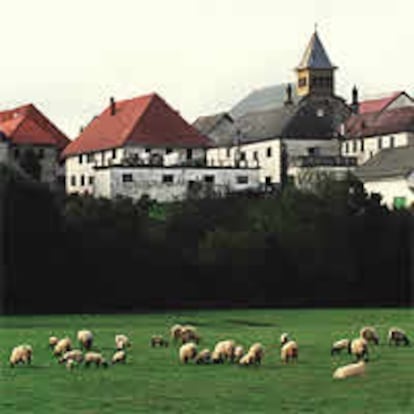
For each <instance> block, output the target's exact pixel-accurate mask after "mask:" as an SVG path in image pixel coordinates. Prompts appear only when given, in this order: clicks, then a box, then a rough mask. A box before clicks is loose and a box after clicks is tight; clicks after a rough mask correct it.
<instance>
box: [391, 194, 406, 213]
mask: <svg viewBox="0 0 414 414" xmlns="http://www.w3.org/2000/svg"><path fill="white" fill-rule="evenodd" d="M393 206H394V208H395V209H397V210H398V209H400V208H405V207H406V206H407V199H406V198H405V197H394V201H393Z"/></svg>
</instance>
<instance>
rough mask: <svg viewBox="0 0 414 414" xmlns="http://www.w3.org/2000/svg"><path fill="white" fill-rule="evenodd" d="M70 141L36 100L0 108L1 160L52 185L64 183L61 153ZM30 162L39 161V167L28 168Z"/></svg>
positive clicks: (37, 162)
mask: <svg viewBox="0 0 414 414" xmlns="http://www.w3.org/2000/svg"><path fill="white" fill-rule="evenodd" d="M69 142H70V141H69V139H68V138H67V137H66V136H65V135H64V134H63V133H62V132H61V131H60V130H59V129H58V128H57V127H56V126H55V125H54V124H53V123H52V122H51V121H50V120H49V119H48V118H47V117H46V116H45V115H43V114H42V113H41V112H40V111H39V110H38V109H37V108H36V107H35V106H34V105H33V104H28V105H24V106H20V107H17V108H14V109H10V110H5V111H1V112H0V161H1V162H6V163H9V164H11V165H13V166H14V167H15V168H18V169H19V170H21V171H22V172H23V173H29V175H31V176H32V177H31V178H35V179H38V180H40V181H41V182H44V183H48V184H50V185H51V186H55V185H56V184H58V183H60V184H62V185H63V183H64V179H65V178H64V174H65V170H64V165H63V163H61V162H60V161H59V155H60V152H61V151H62V150H63V149H64V148H65V147H66V146H67V145H68V144H69ZM28 163H32V165H33V163H36V164H37V165H38V167H39V168H38V170H35V169H34V168H33V170H32V171H29V169H28V168H27V167H26V169H25V168H24V167H25V166H26V165H27V164H28ZM22 167H23V168H22ZM25 171H26V172H25Z"/></svg>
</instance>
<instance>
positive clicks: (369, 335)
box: [359, 326, 379, 345]
mask: <svg viewBox="0 0 414 414" xmlns="http://www.w3.org/2000/svg"><path fill="white" fill-rule="evenodd" d="M359 336H360V337H361V338H364V339H365V340H366V341H367V342H368V343H370V342H373V343H374V344H375V345H378V344H379V336H378V334H377V331H376V330H375V328H374V327H373V326H364V327H363V328H362V329H361V330H360V331H359Z"/></svg>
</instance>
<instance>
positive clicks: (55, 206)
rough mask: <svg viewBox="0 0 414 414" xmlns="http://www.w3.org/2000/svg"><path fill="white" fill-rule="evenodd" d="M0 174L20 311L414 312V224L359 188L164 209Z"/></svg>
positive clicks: (7, 279)
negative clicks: (55, 189)
mask: <svg viewBox="0 0 414 414" xmlns="http://www.w3.org/2000/svg"><path fill="white" fill-rule="evenodd" d="M0 173H1V174H0V179H1V183H2V188H3V191H2V205H3V220H2V221H3V230H4V231H3V241H4V246H5V248H4V253H3V256H4V257H3V259H4V260H3V262H4V269H5V272H4V274H3V279H4V284H3V285H4V292H3V293H4V295H3V296H5V298H6V310H7V312H9V313H33V312H40V313H42V312H46V313H55V312H113V311H115V312H116V311H120V312H126V311H134V310H142V309H162V308H173V307H217V306H219V307H245V306H261V307H264V306H266V307H300V306H307V307H312V306H407V305H410V304H411V300H412V294H411V291H412V283H411V275H412V271H413V268H412V258H413V257H412V252H413V250H412V248H413V234H414V233H413V230H414V225H413V215H412V213H411V212H409V211H389V210H388V209H386V208H385V207H383V206H381V204H380V200H379V199H378V198H376V197H368V196H367V195H366V194H365V193H364V192H363V190H362V187H361V186H360V185H359V184H358V183H357V182H353V181H352V180H350V181H348V182H344V183H333V182H324V183H321V184H320V185H319V186H318V188H317V189H316V191H315V192H314V193H303V192H300V191H298V190H296V189H294V188H291V187H287V188H285V190H284V191H283V192H282V193H281V194H277V195H276V196H269V195H268V196H265V195H257V194H243V195H231V196H229V197H227V198H215V197H210V198H208V199H202V200H199V199H191V200H188V201H186V202H183V203H176V204H170V205H162V206H159V205H158V206H154V203H153V202H151V200H148V199H141V200H140V201H139V202H132V201H131V200H129V199H122V198H119V199H115V200H112V201H110V200H104V199H94V198H92V197H88V196H63V195H58V194H54V193H51V192H50V191H49V190H48V189H47V188H46V187H44V186H42V185H41V184H39V183H36V182H27V181H25V180H23V179H21V178H20V177H19V176H18V175H17V174H15V173H13V172H11V171H9V170H7V169H5V168H3V169H2V170H1V171H0ZM155 207H157V208H155ZM154 211H157V214H152V213H153V212H154ZM160 212H161V213H160Z"/></svg>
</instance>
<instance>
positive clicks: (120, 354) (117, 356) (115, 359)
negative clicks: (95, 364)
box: [111, 351, 126, 365]
mask: <svg viewBox="0 0 414 414" xmlns="http://www.w3.org/2000/svg"><path fill="white" fill-rule="evenodd" d="M111 361H112V365H113V364H118V363H120V362H122V363H123V364H125V362H126V352H125V351H116V352H115V353H114V354H113V356H112V360H111Z"/></svg>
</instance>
